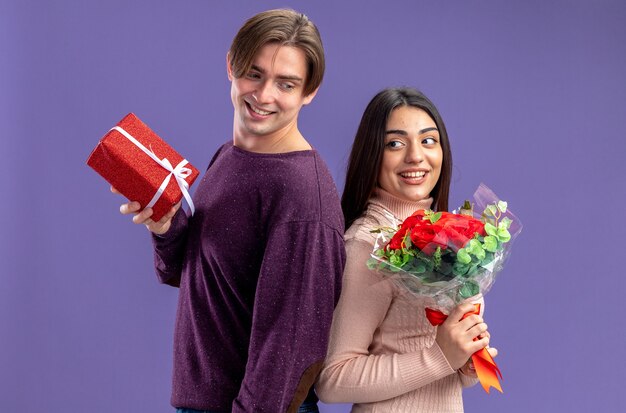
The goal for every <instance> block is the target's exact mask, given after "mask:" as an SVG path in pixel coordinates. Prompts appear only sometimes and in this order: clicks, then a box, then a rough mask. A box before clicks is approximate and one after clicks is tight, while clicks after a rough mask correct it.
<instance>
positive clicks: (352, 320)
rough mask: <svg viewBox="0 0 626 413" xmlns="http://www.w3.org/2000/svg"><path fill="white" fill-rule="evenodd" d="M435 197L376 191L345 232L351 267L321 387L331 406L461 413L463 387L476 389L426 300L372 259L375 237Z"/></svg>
mask: <svg viewBox="0 0 626 413" xmlns="http://www.w3.org/2000/svg"><path fill="white" fill-rule="evenodd" d="M431 203H432V199H431V198H429V199H427V200H423V201H420V202H406V201H403V200H400V199H398V198H395V197H393V196H392V195H390V194H389V193H387V192H385V191H382V190H380V189H379V190H377V192H376V194H375V196H374V197H373V198H372V199H370V203H369V205H368V209H367V211H366V212H365V214H364V215H363V216H362V217H360V218H359V219H357V220H356V221H355V222H354V224H353V225H352V226H351V227H350V228H349V229H348V231H347V232H346V235H345V240H346V253H347V263H346V268H345V271H344V278H343V289H342V293H341V298H340V300H339V303H338V305H337V308H336V309H335V313H334V317H333V324H332V328H331V336H330V343H329V349H328V355H327V357H326V362H325V365H324V369H323V370H322V372H321V374H320V377H319V379H318V382H317V385H316V392H317V395H318V396H319V398H320V399H321V400H322V401H323V402H325V403H355V404H354V406H353V408H352V412H358V413H361V412H377V413H378V412H394V413H395V412H398V413H402V412H407V413H408V412H412V413H413V412H462V411H463V400H462V396H461V389H462V387H466V386H470V385H473V384H476V382H477V380H476V379H473V378H469V377H467V376H465V375H463V374H462V373H460V372H456V371H455V370H453V369H452V367H450V364H448V361H447V360H446V358H445V356H444V355H443V353H442V352H441V349H440V348H439V346H438V345H437V343H436V342H435V333H436V329H435V327H433V326H431V325H430V323H429V322H428V320H427V319H426V316H425V313H424V307H425V305H426V302H425V301H423V300H421V299H418V298H416V297H413V296H410V297H409V296H408V295H407V294H406V293H404V292H403V291H402V290H401V289H399V288H398V287H396V286H395V285H394V284H393V282H391V281H389V280H387V279H385V278H384V277H383V276H382V275H381V274H380V273H377V272H375V271H371V270H369V269H368V268H367V267H366V262H367V260H368V258H369V257H370V253H371V252H372V249H373V246H374V242H375V237H376V234H372V233H370V230H371V229H375V228H378V227H383V226H395V225H397V222H395V223H394V222H393V221H394V219H393V217H394V216H395V218H397V219H399V220H400V222H401V221H402V220H404V219H405V218H406V217H408V216H409V215H411V214H412V213H413V212H414V211H415V210H417V209H427V208H429V207H430V205H431Z"/></svg>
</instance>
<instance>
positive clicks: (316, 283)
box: [232, 222, 345, 413]
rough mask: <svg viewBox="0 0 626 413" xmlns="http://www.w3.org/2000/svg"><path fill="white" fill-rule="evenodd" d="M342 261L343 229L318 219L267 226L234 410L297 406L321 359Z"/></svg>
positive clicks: (278, 411)
mask: <svg viewBox="0 0 626 413" xmlns="http://www.w3.org/2000/svg"><path fill="white" fill-rule="evenodd" d="M344 262H345V249H344V245H343V235H342V234H340V233H339V232H337V231H336V230H334V229H332V228H330V227H328V226H326V225H325V224H322V223H320V222H291V223H285V224H281V225H279V226H277V227H276V228H274V230H273V232H272V233H271V234H270V237H269V240H268V243H267V247H266V250H265V255H264V258H263V265H262V267H261V273H260V275H259V279H258V283H257V290H256V296H255V304H254V313H253V318H252V331H251V337H250V346H249V350H248V362H247V365H246V374H245V377H244V380H243V382H242V384H241V388H240V391H239V395H238V397H237V398H236V399H235V401H234V403H233V410H232V411H233V413H240V412H269V413H283V412H292V411H296V410H297V408H298V407H299V406H300V404H301V403H302V401H303V400H304V398H305V397H306V394H307V391H308V390H309V388H310V387H311V386H312V385H313V383H314V381H315V379H316V377H317V375H318V373H319V371H320V369H321V367H322V363H323V361H324V358H325V355H326V349H327V345H328V335H329V330H330V324H331V321H332V314H333V309H334V306H335V304H336V302H337V300H338V299H339V293H340V288H341V287H340V286H341V277H342V274H343V266H344Z"/></svg>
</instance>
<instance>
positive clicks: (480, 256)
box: [474, 244, 485, 262]
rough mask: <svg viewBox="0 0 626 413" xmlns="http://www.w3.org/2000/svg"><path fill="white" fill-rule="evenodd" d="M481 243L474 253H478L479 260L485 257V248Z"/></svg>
mask: <svg viewBox="0 0 626 413" xmlns="http://www.w3.org/2000/svg"><path fill="white" fill-rule="evenodd" d="M478 245H479V248H477V249H476V253H475V254H474V255H476V258H478V261H479V262H480V261H482V260H484V259H485V250H484V249H483V247H482V246H481V245H480V244H478Z"/></svg>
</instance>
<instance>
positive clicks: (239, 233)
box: [153, 143, 345, 413]
mask: <svg viewBox="0 0 626 413" xmlns="http://www.w3.org/2000/svg"><path fill="white" fill-rule="evenodd" d="M193 201H194V204H195V206H196V212H195V215H194V216H193V217H191V218H187V216H186V214H185V213H184V211H182V208H181V210H179V212H178V213H177V214H176V215H175V216H174V219H173V221H172V227H171V228H170V230H169V231H168V232H167V233H166V234H165V235H164V236H162V237H158V236H154V237H153V240H154V247H155V266H156V271H157V275H158V277H159V279H160V281H161V282H163V283H167V284H171V285H180V292H179V299H178V312H177V317H176V331H175V336H174V377H173V390H172V405H173V406H175V407H185V408H192V409H199V410H218V411H231V410H232V411H233V412H269V413H280V412H286V411H288V410H289V411H293V410H294V409H296V408H297V407H298V405H299V404H300V403H301V402H302V400H303V399H304V397H305V396H306V392H307V391H308V389H309V387H310V386H311V385H312V384H313V382H314V381H315V378H316V376H317V373H318V372H319V371H320V369H321V367H322V363H323V361H324V357H325V355H326V350H327V344H328V335H329V330H330V324H331V321H332V314H333V309H334V306H335V305H336V303H337V301H338V299H339V293H340V288H341V278H342V273H343V267H344V263H345V249H344V244H343V216H342V213H341V206H340V203H339V198H338V196H337V191H336V188H335V185H334V183H333V180H332V177H331V175H330V173H329V172H328V169H327V167H326V165H325V164H324V162H323V161H322V160H321V158H320V156H319V154H318V153H317V152H315V151H299V152H290V153H283V154H258V153H252V152H247V151H245V150H242V149H240V148H237V147H235V146H233V145H232V143H227V144H225V145H223V146H222V147H221V148H220V149H219V150H218V151H217V153H216V154H215V156H214V157H213V160H212V161H211V164H210V165H209V168H208V170H207V172H206V174H205V175H204V177H203V178H202V180H201V181H200V184H199V186H198V188H197V190H196V192H195V194H194V197H193Z"/></svg>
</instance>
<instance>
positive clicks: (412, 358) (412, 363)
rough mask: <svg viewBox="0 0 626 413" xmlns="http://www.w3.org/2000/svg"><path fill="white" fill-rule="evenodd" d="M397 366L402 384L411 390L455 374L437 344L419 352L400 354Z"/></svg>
mask: <svg viewBox="0 0 626 413" xmlns="http://www.w3.org/2000/svg"><path fill="white" fill-rule="evenodd" d="M398 365H399V367H400V374H401V375H402V378H403V379H404V382H405V383H406V385H407V386H409V387H411V388H413V389H416V388H418V387H422V386H424V385H426V384H428V383H432V382H433V381H436V380H439V379H442V378H444V377H446V376H449V375H450V374H453V373H455V370H454V369H453V368H452V366H450V363H448V360H446V356H444V355H443V352H442V351H441V349H440V348H439V346H438V345H437V342H434V343H433V345H432V346H431V347H429V348H426V349H424V350H422V351H419V352H415V353H406V354H400V355H399V356H398Z"/></svg>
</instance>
